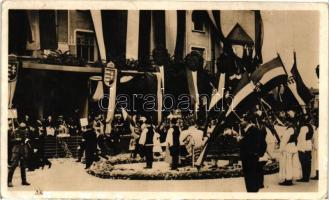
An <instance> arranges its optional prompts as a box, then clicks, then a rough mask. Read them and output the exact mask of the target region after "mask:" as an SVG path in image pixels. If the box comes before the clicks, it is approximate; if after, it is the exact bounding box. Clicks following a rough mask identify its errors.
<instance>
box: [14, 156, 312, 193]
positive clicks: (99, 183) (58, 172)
mask: <svg viewBox="0 0 329 200" xmlns="http://www.w3.org/2000/svg"><path fill="white" fill-rule="evenodd" d="M52 163H53V166H52V167H51V168H50V169H48V168H47V167H45V169H44V170H41V169H39V170H36V171H33V172H28V173H27V177H28V181H29V182H30V183H31V186H22V185H20V173H19V169H17V170H16V171H15V175H14V180H13V184H14V188H10V190H21V191H31V190H32V191H35V190H37V189H41V190H42V191H106V192H109V191H126V190H127V188H129V191H147V190H149V191H153V192H156V191H162V192H244V191H245V187H244V181H243V178H223V179H211V180H176V181H139V180H111V179H100V178H97V177H94V176H92V175H89V174H87V173H86V172H85V170H84V165H83V164H81V163H76V162H75V161H74V160H73V159H57V160H52ZM157 165H161V163H158V164H157V163H155V168H157ZM140 166H141V165H140ZM140 166H139V165H138V166H137V167H140ZM275 191H278V192H295V191H296V192H297V191H298V192H300V191H303V192H315V191H317V181H310V182H309V183H296V184H295V185H294V186H291V187H284V186H280V185H278V177H277V174H272V175H267V176H265V188H264V189H262V190H261V192H275Z"/></svg>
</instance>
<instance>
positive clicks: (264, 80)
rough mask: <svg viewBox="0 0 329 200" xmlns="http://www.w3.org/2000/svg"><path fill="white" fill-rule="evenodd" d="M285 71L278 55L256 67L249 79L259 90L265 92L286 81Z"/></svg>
mask: <svg viewBox="0 0 329 200" xmlns="http://www.w3.org/2000/svg"><path fill="white" fill-rule="evenodd" d="M287 78H288V76H287V73H286V71H285V68H284V66H283V63H282V61H281V58H280V56H278V57H277V58H274V59H272V60H271V61H269V62H267V63H265V64H263V65H262V66H260V67H258V68H257V69H256V70H255V71H254V72H253V73H252V74H251V76H250V79H251V80H252V81H253V82H254V84H255V85H256V86H257V87H260V89H261V92H262V93H263V94H266V93H268V92H270V91H271V90H272V89H274V88H275V87H276V86H279V85H280V84H283V83H286V82H287Z"/></svg>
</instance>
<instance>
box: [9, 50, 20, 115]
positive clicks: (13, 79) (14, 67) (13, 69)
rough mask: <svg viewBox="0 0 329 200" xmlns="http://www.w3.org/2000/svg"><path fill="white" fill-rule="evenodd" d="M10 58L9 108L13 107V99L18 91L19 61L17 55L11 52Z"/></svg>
mask: <svg viewBox="0 0 329 200" xmlns="http://www.w3.org/2000/svg"><path fill="white" fill-rule="evenodd" d="M8 57H9V60H8V109H10V108H12V107H13V99H14V95H15V91H16V84H17V76H18V70H19V61H18V60H17V57H16V55H13V54H10V55H9V56H8Z"/></svg>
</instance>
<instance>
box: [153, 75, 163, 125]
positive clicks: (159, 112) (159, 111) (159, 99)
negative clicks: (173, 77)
mask: <svg viewBox="0 0 329 200" xmlns="http://www.w3.org/2000/svg"><path fill="white" fill-rule="evenodd" d="M155 75H156V78H157V111H156V112H157V122H158V125H160V124H161V121H162V106H163V102H162V100H163V98H162V90H161V74H160V73H156V74H155Z"/></svg>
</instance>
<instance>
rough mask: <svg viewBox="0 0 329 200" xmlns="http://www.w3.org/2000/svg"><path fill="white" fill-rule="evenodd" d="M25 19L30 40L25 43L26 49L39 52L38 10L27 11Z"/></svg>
mask: <svg viewBox="0 0 329 200" xmlns="http://www.w3.org/2000/svg"><path fill="white" fill-rule="evenodd" d="M27 17H28V19H29V22H30V29H31V36H32V40H31V41H27V44H26V49H27V50H40V29H39V26H40V23H39V22H40V20H39V11H38V10H29V11H27Z"/></svg>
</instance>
